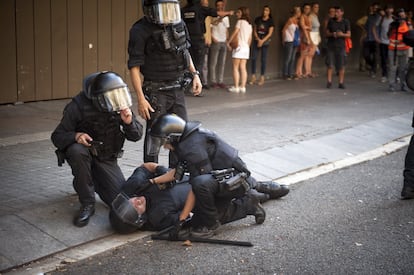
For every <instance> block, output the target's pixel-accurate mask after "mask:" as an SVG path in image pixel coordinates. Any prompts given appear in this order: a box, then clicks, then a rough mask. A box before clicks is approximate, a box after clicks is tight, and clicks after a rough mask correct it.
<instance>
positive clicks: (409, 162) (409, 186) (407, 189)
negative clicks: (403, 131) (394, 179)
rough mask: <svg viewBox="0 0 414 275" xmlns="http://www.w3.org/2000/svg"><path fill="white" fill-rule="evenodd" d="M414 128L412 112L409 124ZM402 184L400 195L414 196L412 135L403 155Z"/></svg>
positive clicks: (405, 196)
mask: <svg viewBox="0 0 414 275" xmlns="http://www.w3.org/2000/svg"><path fill="white" fill-rule="evenodd" d="M411 126H412V127H413V128H414V113H413V122H412V125H411ZM403 175H404V186H403V191H402V192H401V196H402V197H403V198H411V199H413V198H414V135H413V136H412V137H411V139H410V144H409V145H408V149H407V154H406V155H405V165H404V173H403Z"/></svg>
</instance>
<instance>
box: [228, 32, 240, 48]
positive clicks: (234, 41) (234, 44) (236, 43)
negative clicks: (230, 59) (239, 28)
mask: <svg viewBox="0 0 414 275" xmlns="http://www.w3.org/2000/svg"><path fill="white" fill-rule="evenodd" d="M229 45H230V47H231V48H232V49H233V50H235V49H237V48H238V47H239V38H238V36H237V35H235V36H234V37H233V39H232V40H231V41H230V42H229Z"/></svg>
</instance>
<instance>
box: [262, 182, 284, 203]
mask: <svg viewBox="0 0 414 275" xmlns="http://www.w3.org/2000/svg"><path fill="white" fill-rule="evenodd" d="M255 189H256V190H257V191H259V192H261V193H265V194H269V195H270V198H271V199H278V198H281V197H283V196H286V195H287V194H288V193H289V188H288V187H287V186H286V185H283V184H282V185H279V184H278V183H276V182H274V181H259V182H257V185H256V187H255Z"/></svg>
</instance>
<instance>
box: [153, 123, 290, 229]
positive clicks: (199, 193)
mask: <svg viewBox="0 0 414 275" xmlns="http://www.w3.org/2000/svg"><path fill="white" fill-rule="evenodd" d="M200 126H201V124H200V123H199V122H192V121H190V122H185V121H184V120H183V119H181V118H179V117H178V116H174V115H163V116H161V117H159V118H158V119H157V120H156V121H155V122H154V124H153V126H152V128H151V130H150V136H151V139H150V140H149V142H148V146H149V148H148V152H149V154H158V152H159V150H160V147H161V146H163V145H164V147H165V148H167V149H169V150H170V152H173V154H174V155H175V156H176V158H177V159H178V165H177V166H176V167H175V169H172V170H171V171H169V172H167V174H169V175H170V177H171V178H180V175H181V174H182V172H180V171H182V170H186V171H187V172H188V173H189V175H190V184H191V186H192V190H193V192H194V194H195V200H196V208H195V210H196V211H194V212H195V215H194V218H193V220H194V223H195V224H198V226H196V228H194V230H193V232H192V234H193V235H196V236H197V235H198V234H200V235H201V236H211V235H212V234H214V230H215V229H216V228H217V227H218V226H219V224H220V223H219V215H218V210H217V201H218V200H219V199H223V200H224V201H226V200H227V201H228V200H232V199H233V198H241V197H243V196H246V195H248V196H250V197H252V199H254V195H252V194H251V191H250V190H251V189H252V188H254V189H256V190H257V191H259V192H262V193H268V194H269V195H270V198H279V197H282V196H285V195H286V194H287V193H288V192H289V189H288V188H287V187H286V186H284V185H279V184H277V183H275V182H257V181H256V180H255V179H254V178H253V177H251V176H250V171H249V170H248V169H247V167H246V165H245V163H244V162H243V161H242V160H241V159H240V157H239V156H238V151H237V150H236V149H235V148H233V147H232V146H230V145H229V144H228V143H226V142H225V141H224V140H222V139H221V138H220V137H219V136H217V135H216V134H215V133H214V132H212V131H209V130H207V129H203V128H201V127H200ZM183 167H184V168H183ZM231 168H232V169H234V171H235V173H234V177H235V178H237V180H234V181H232V184H229V183H230V181H227V182H226V181H225V182H223V183H224V184H221V183H219V181H217V179H216V178H215V177H214V174H212V172H213V171H214V170H223V169H231ZM160 180H161V179H159V178H155V179H153V181H154V183H156V184H158V183H159V182H160ZM163 181H164V179H162V181H161V182H163ZM259 208H260V206H258V207H257V206H256V207H252V208H250V209H249V210H248V211H249V212H248V214H249V213H250V214H253V215H255V217H256V222H257V223H263V222H264V214H263V213H261V211H260V209H259Z"/></svg>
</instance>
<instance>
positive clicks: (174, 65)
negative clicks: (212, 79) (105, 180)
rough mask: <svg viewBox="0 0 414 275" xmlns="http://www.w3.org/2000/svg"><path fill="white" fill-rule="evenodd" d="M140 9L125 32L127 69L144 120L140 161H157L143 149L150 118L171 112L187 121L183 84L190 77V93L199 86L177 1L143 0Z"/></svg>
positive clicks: (187, 81) (149, 126) (198, 90)
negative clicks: (134, 21) (143, 137)
mask: <svg viewBox="0 0 414 275" xmlns="http://www.w3.org/2000/svg"><path fill="white" fill-rule="evenodd" d="M143 11H144V17H143V18H141V19H140V20H138V21H137V22H136V23H135V24H134V25H133V26H132V27H131V29H130V32H129V43H128V53H129V60H128V68H129V70H130V73H131V81H132V85H133V86H134V89H135V92H136V93H137V100H138V113H139V115H140V116H141V117H142V118H143V119H145V120H146V121H147V127H146V135H145V141H144V162H158V156H149V155H148V154H147V152H146V143H147V138H148V130H149V129H150V128H151V125H152V123H153V121H154V119H156V118H157V117H158V116H160V115H162V114H166V113H174V114H176V115H178V116H180V117H181V118H182V119H184V120H187V110H186V105H185V96H184V88H185V87H183V86H185V85H186V83H187V84H188V83H190V82H191V78H193V79H192V88H193V89H192V92H193V94H194V95H198V94H199V93H201V89H202V85H201V81H200V78H199V72H198V71H197V70H196V69H195V67H194V65H193V61H192V59H191V56H190V53H189V50H188V48H189V47H190V42H189V35H188V31H187V28H186V26H185V24H184V22H183V21H182V20H181V11H180V5H179V3H178V1H177V0H143ZM141 74H142V75H141ZM186 74H188V75H190V78H187V77H185V75H186ZM142 76H143V77H144V79H142Z"/></svg>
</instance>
